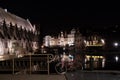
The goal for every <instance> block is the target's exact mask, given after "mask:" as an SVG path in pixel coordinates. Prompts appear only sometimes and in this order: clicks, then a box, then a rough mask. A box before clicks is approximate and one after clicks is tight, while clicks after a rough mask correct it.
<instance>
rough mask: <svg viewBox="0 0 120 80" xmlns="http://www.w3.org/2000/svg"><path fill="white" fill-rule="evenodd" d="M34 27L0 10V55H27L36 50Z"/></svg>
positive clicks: (35, 30) (36, 40) (36, 42)
mask: <svg viewBox="0 0 120 80" xmlns="http://www.w3.org/2000/svg"><path fill="white" fill-rule="evenodd" d="M38 35H39V31H37V29H36V26H33V25H32V24H31V23H30V21H29V20H28V19H27V20H25V19H23V18H21V17H18V16H16V15H14V14H12V13H10V12H8V11H7V10H6V9H5V10H4V9H2V8H0V55H4V54H10V55H13V54H27V53H29V52H33V51H35V50H36V49H37V48H38Z"/></svg>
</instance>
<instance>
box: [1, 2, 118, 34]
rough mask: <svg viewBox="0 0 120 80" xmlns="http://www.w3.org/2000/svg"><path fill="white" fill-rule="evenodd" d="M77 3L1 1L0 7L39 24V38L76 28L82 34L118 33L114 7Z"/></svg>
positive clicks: (116, 10)
mask: <svg viewBox="0 0 120 80" xmlns="http://www.w3.org/2000/svg"><path fill="white" fill-rule="evenodd" d="M80 5H81V4H79V3H78V4H77V3H71V4H69V3H67V4H66V3H63V4H61V3H59V2H57V3H52V2H45V3H43V2H38V1H35V0H29V1H28V2H24V1H22V0H1V1H0V7H1V8H3V9H5V8H7V10H8V12H10V13H13V14H15V15H17V16H20V17H22V18H24V19H27V18H28V19H29V20H30V22H31V23H32V24H38V25H39V24H40V26H41V35H43V36H44V35H47V34H56V33H58V32H60V31H65V30H70V29H72V28H74V27H78V28H79V29H80V31H81V32H82V33H87V32H89V30H92V31H95V32H100V33H104V31H105V32H106V31H108V33H107V34H109V33H110V32H116V30H117V31H119V30H120V28H119V27H120V26H119V24H120V12H119V9H118V8H116V7H114V8H113V6H112V7H110V6H108V7H103V8H101V7H98V6H93V7H90V6H88V7H86V6H85V5H84V6H80Z"/></svg>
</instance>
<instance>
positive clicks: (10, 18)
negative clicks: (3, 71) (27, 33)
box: [0, 8, 33, 30]
mask: <svg viewBox="0 0 120 80" xmlns="http://www.w3.org/2000/svg"><path fill="white" fill-rule="evenodd" d="M3 20H5V21H6V24H8V25H9V24H10V22H11V23H12V25H13V26H14V25H16V24H17V26H18V27H20V26H22V28H25V29H26V30H31V29H33V26H32V25H31V23H30V21H29V20H25V19H23V18H21V17H18V16H16V15H14V14H12V13H10V12H8V11H7V10H6V9H5V10H4V9H2V8H0V22H3Z"/></svg>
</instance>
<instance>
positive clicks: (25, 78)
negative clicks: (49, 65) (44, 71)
mask: <svg viewBox="0 0 120 80" xmlns="http://www.w3.org/2000/svg"><path fill="white" fill-rule="evenodd" d="M0 80H66V78H65V75H56V74H55V75H40V74H35V75H10V74H0Z"/></svg>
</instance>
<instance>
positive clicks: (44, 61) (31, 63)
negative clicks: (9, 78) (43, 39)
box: [0, 54, 53, 74]
mask: <svg viewBox="0 0 120 80" xmlns="http://www.w3.org/2000/svg"><path fill="white" fill-rule="evenodd" d="M52 58H53V55H52V54H26V55H24V56H23V57H20V58H18V57H16V58H12V59H9V60H4V61H0V72H6V73H7V72H11V73H12V74H32V73H35V72H39V71H46V72H47V73H48V74H50V72H49V71H50V69H49V68H50V66H49V63H48V61H49V60H51V59H52Z"/></svg>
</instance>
